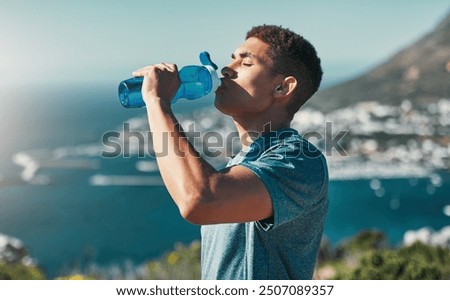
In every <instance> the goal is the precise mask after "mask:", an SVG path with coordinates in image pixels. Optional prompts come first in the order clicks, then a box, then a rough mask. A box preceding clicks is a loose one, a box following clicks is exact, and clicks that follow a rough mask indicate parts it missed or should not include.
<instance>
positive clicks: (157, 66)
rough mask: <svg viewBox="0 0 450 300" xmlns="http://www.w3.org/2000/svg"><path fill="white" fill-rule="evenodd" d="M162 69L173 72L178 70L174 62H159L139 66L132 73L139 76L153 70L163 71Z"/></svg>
mask: <svg viewBox="0 0 450 300" xmlns="http://www.w3.org/2000/svg"><path fill="white" fill-rule="evenodd" d="M163 70H167V71H170V72H174V71H178V68H177V65H176V64H169V63H160V64H155V65H151V66H146V67H143V68H140V69H139V70H136V71H134V72H133V73H132V74H133V76H134V77H140V76H145V75H146V74H148V73H154V72H158V71H163Z"/></svg>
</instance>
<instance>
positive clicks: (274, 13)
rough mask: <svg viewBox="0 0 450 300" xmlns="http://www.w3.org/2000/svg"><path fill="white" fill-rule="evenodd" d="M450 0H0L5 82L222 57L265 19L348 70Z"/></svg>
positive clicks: (405, 37)
mask: <svg viewBox="0 0 450 300" xmlns="http://www.w3.org/2000/svg"><path fill="white" fill-rule="evenodd" d="M449 12H450V1H449V0H377V1H373V0H371V1H364V0H348V1H344V0H334V1H331V0H330V1H317V0H316V1H303V0H292V1H291V0H276V1H264V0H256V1H251V0H247V1H234V0H221V1H206V0H195V1H194V0H189V1H182V0H166V1H162V0H155V1H151V0H147V1H144V0H128V1H125V0H121V1H119V0H104V1H103V0H101V1H95V0H69V1H67V0H60V1H57V0H54V1H50V0H8V1H5V0H0V82H1V84H5V83H7V84H10V83H17V82H24V83H28V82H48V81H78V80H90V81H91V80H92V81H93V80H116V79H122V78H123V77H129V76H130V73H131V71H133V70H134V69H136V68H138V67H141V66H144V65H147V64H151V63H158V62H161V61H168V62H174V63H177V64H179V65H180V66H182V65H186V64H196V63H197V62H198V53H199V52H200V51H203V50H208V51H209V52H210V53H211V55H212V58H213V60H215V61H216V63H217V64H218V65H219V66H223V65H224V64H226V63H228V61H229V57H230V54H231V53H232V52H233V51H234V49H235V48H236V47H237V46H238V45H239V44H240V43H241V42H242V41H243V39H244V36H245V33H246V32H247V31H248V30H249V29H250V28H251V27H252V26H253V25H259V24H263V23H266V24H275V25H283V26H284V27H288V28H290V29H291V30H293V31H296V32H298V33H301V34H302V35H304V36H305V37H306V38H307V39H308V40H310V41H311V42H312V43H313V44H314V45H315V46H316V49H317V51H318V53H319V56H320V57H321V58H322V61H323V67H324V69H325V76H328V77H327V78H328V79H332V78H336V77H337V76H342V77H349V76H352V75H355V74H358V73H360V72H363V71H364V70H367V69H368V68H369V67H370V66H373V65H375V64H377V63H379V62H381V61H383V60H384V59H386V58H387V57H388V56H389V55H391V54H393V53H395V52H396V51H397V50H399V49H401V48H403V47H405V46H407V45H408V44H410V43H412V42H414V41H415V40H417V39H418V38H419V37H420V36H422V35H423V34H424V33H426V32H428V31H430V30H431V29H432V28H433V27H434V26H436V24H437V23H438V22H439V21H440V20H441V19H442V18H443V17H444V16H445V15H446V14H447V13H449Z"/></svg>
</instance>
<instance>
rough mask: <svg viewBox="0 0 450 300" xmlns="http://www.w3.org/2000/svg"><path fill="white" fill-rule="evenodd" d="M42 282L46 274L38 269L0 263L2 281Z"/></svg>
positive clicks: (19, 264) (0, 278)
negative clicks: (33, 280)
mask: <svg viewBox="0 0 450 300" xmlns="http://www.w3.org/2000/svg"><path fill="white" fill-rule="evenodd" d="M8 279H11V280H32V279H35V280H42V279H45V276H44V274H43V273H42V272H41V270H39V268H37V267H33V266H25V265H23V264H21V263H14V264H9V263H5V262H3V261H0V280H8Z"/></svg>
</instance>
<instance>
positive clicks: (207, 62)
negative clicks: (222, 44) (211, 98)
mask: <svg viewBox="0 0 450 300" xmlns="http://www.w3.org/2000/svg"><path fill="white" fill-rule="evenodd" d="M199 56H200V62H201V63H202V65H203V66H205V68H206V69H207V70H208V71H209V73H210V74H211V81H212V86H211V92H215V91H216V90H217V89H218V88H219V86H220V85H221V84H222V81H221V80H220V78H219V75H218V74H217V65H216V64H215V63H213V61H212V60H211V56H210V55H209V53H208V51H203V52H201V53H200V55H199Z"/></svg>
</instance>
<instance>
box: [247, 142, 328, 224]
mask: <svg viewBox="0 0 450 300" xmlns="http://www.w3.org/2000/svg"><path fill="white" fill-rule="evenodd" d="M302 148H303V147H302V145H301V144H299V145H292V144H289V145H277V146H276V147H273V148H271V149H268V150H267V151H265V152H264V153H263V154H262V155H261V156H260V157H258V158H257V159H256V160H244V161H242V162H241V163H240V165H242V166H245V167H247V168H249V169H250V170H251V171H253V172H254V173H255V174H256V175H257V176H258V177H259V178H260V179H261V181H262V182H263V183H264V185H265V186H266V188H267V190H268V192H269V194H270V196H271V199H272V207H273V212H274V214H273V218H269V219H266V220H261V221H259V222H258V223H259V224H258V225H259V226H261V227H262V229H264V230H270V229H272V228H274V227H277V226H280V225H282V224H284V223H287V222H289V221H291V220H293V219H295V218H298V217H301V216H302V215H303V214H305V213H306V212H307V211H308V210H309V209H311V208H312V207H314V206H315V205H318V203H317V202H318V201H321V200H322V198H323V194H324V193H325V191H324V190H325V186H326V184H327V182H328V171H327V167H326V162H325V158H324V157H323V154H322V153H320V152H314V153H313V154H312V153H310V152H306V151H301V150H302Z"/></svg>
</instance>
